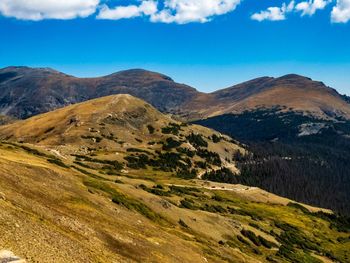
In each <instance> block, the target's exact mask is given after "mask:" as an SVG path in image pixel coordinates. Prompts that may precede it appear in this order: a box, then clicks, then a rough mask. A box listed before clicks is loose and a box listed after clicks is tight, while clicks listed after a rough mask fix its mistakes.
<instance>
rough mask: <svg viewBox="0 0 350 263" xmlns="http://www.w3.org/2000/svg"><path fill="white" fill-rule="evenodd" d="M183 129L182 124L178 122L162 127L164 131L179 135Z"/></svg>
mask: <svg viewBox="0 0 350 263" xmlns="http://www.w3.org/2000/svg"><path fill="white" fill-rule="evenodd" d="M180 131H181V126H180V125H178V124H176V123H169V125H168V126H166V127H163V128H162V133H164V134H173V135H179V133H180Z"/></svg>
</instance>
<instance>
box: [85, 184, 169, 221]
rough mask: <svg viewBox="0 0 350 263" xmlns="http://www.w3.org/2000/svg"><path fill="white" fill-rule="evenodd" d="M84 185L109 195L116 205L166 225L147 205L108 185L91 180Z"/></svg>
mask: <svg viewBox="0 0 350 263" xmlns="http://www.w3.org/2000/svg"><path fill="white" fill-rule="evenodd" d="M84 185H85V186H87V187H90V188H93V189H96V190H100V191H102V192H105V193H107V194H109V195H110V196H111V199H112V202H113V203H115V204H118V205H121V206H124V207H125V208H127V209H129V210H133V211H136V212H138V213H140V214H142V215H143V216H145V217H147V218H148V219H150V220H152V221H154V222H158V223H164V219H163V218H162V217H161V216H160V215H158V214H157V213H155V212H154V211H152V210H151V209H150V208H149V207H147V206H146V205H145V204H143V203H142V202H140V201H138V200H136V199H132V198H130V197H127V196H126V195H124V194H122V193H120V192H118V191H117V190H116V189H114V188H112V187H111V186H109V185H108V184H106V183H103V182H100V181H97V180H93V179H90V180H85V181H84Z"/></svg>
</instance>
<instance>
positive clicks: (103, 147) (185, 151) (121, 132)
mask: <svg viewBox="0 0 350 263" xmlns="http://www.w3.org/2000/svg"><path fill="white" fill-rule="evenodd" d="M0 137H1V138H2V139H4V140H10V141H19V142H24V143H35V144H36V145H41V146H43V147H48V148H50V147H51V149H52V150H54V151H56V153H60V154H64V155H70V154H85V153H90V154H94V155H95V154H100V153H101V152H103V154H102V155H103V156H105V157H106V156H109V157H114V156H115V155H116V154H118V158H117V159H118V161H120V162H125V161H127V162H128V166H129V167H130V168H135V165H136V163H137V162H139V161H141V159H142V162H144V164H143V165H145V164H148V165H151V166H153V167H156V168H157V169H162V170H164V171H168V170H169V171H173V172H177V173H181V174H182V175H183V176H191V177H196V176H199V175H200V174H201V173H202V172H201V171H205V170H206V169H209V168H212V167H221V166H227V167H229V168H230V169H232V170H233V171H236V168H235V165H234V163H233V162H231V156H232V155H233V154H234V153H235V152H236V151H241V152H244V149H243V148H242V147H240V146H239V145H237V143H236V142H234V141H233V140H232V139H231V138H229V137H228V136H223V135H221V134H220V133H218V132H215V131H213V130H210V129H208V128H204V127H202V126H198V125H187V124H183V123H180V122H177V121H174V120H172V119H171V118H169V117H167V116H165V115H163V114H162V113H160V112H159V111H158V110H156V109H155V108H153V107H152V106H151V105H150V104H147V103H146V102H144V101H142V100H140V99H137V98H135V97H132V96H131V95H123V94H121V95H113V96H107V97H103V98H98V99H94V100H90V101H87V102H83V103H78V104H74V105H71V106H68V107H65V108H62V109H58V110H56V111H53V112H49V113H45V114H41V115H37V116H34V117H32V118H29V119H26V120H22V121H18V122H15V123H13V124H10V125H5V126H0ZM135 155H136V156H135ZM67 158H68V157H67ZM144 158H146V159H144Z"/></svg>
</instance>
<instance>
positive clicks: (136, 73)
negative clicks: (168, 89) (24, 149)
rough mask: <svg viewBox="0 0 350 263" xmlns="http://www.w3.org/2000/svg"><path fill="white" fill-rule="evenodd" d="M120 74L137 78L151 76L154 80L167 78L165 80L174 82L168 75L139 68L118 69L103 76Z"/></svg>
mask: <svg viewBox="0 0 350 263" xmlns="http://www.w3.org/2000/svg"><path fill="white" fill-rule="evenodd" d="M120 76H123V77H138V78H140V77H143V78H151V79H156V80H159V79H161V80H167V81H171V82H174V80H173V79H172V78H170V77H169V76H166V75H163V74H161V73H158V72H153V71H149V70H145V69H140V68H135V69H128V70H123V71H119V72H116V73H113V74H110V75H107V76H105V78H110V77H120Z"/></svg>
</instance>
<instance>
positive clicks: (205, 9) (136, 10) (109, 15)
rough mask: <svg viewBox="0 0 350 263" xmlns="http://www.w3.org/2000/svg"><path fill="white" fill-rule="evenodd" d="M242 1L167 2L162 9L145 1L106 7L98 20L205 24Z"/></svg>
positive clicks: (150, 0) (101, 11) (174, 0)
mask: <svg viewBox="0 0 350 263" xmlns="http://www.w3.org/2000/svg"><path fill="white" fill-rule="evenodd" d="M240 1H241V0H210V1H208V0H165V1H164V2H163V3H162V9H161V10H158V3H157V2H155V1H153V0H147V1H146V0H143V1H141V4H140V5H138V6H137V5H129V6H117V7H115V8H112V9H111V8H109V7H108V6H107V5H104V6H103V7H102V8H101V10H100V12H99V14H98V16H97V18H99V19H114V20H118V19H122V18H132V17H139V16H148V17H149V19H150V20H151V21H152V22H162V23H178V24H186V23H190V22H200V23H205V22H208V21H210V19H211V18H212V17H214V16H217V15H223V14H226V13H228V12H231V11H233V10H235V8H236V7H237V5H238V4H239V3H240Z"/></svg>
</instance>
